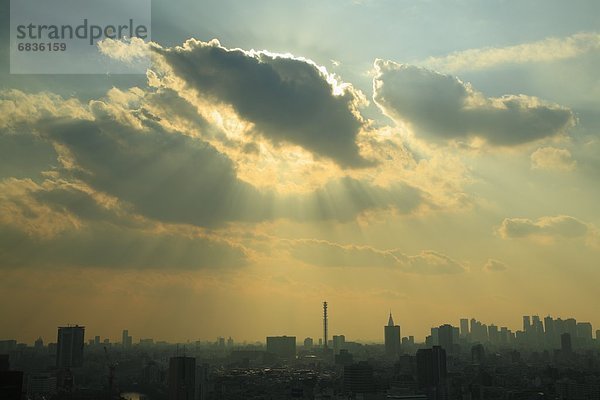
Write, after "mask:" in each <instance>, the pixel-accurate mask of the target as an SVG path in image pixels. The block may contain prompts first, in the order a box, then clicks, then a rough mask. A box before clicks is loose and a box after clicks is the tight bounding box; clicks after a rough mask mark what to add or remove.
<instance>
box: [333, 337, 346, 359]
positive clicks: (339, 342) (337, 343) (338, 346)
mask: <svg viewBox="0 0 600 400" xmlns="http://www.w3.org/2000/svg"><path fill="white" fill-rule="evenodd" d="M345 345H346V337H345V336H344V335H333V354H340V350H342V349H343V348H344V347H345Z"/></svg>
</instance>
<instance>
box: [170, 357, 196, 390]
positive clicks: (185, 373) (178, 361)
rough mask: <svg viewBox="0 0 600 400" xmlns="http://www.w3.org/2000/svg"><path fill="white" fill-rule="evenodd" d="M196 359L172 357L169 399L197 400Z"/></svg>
mask: <svg viewBox="0 0 600 400" xmlns="http://www.w3.org/2000/svg"><path fill="white" fill-rule="evenodd" d="M195 396H196V359H195V358H193V357H172V358H171V359H170V360H169V400H195Z"/></svg>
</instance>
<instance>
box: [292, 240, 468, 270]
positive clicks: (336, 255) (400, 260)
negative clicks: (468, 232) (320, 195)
mask: <svg viewBox="0 0 600 400" xmlns="http://www.w3.org/2000/svg"><path fill="white" fill-rule="evenodd" d="M287 245H288V247H289V250H290V253H291V255H292V256H293V257H294V258H296V259H298V260H301V261H304V262H306V263H309V264H312V265H316V266H321V267H356V268H395V269H397V270H398V271H402V272H407V273H413V274H423V275H438V274H456V273H462V272H465V270H466V269H465V267H464V266H463V265H462V264H460V263H459V262H458V261H455V260H453V259H452V258H450V257H448V256H446V255H444V254H441V253H438V252H435V251H431V250H427V251H422V252H421V253H419V254H417V255H412V256H411V255H406V254H403V253H402V252H400V251H398V250H380V249H376V248H373V247H371V246H356V245H341V244H338V243H332V242H327V241H324V240H311V239H307V240H294V241H289V242H287Z"/></svg>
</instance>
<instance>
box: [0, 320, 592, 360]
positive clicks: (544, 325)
mask: <svg viewBox="0 0 600 400" xmlns="http://www.w3.org/2000/svg"><path fill="white" fill-rule="evenodd" d="M521 318H522V320H523V322H522V324H521V326H516V327H515V326H507V325H504V324H496V323H495V322H496V321H487V322H486V321H483V322H482V321H481V320H478V319H477V318H474V317H469V318H460V319H459V320H457V321H445V322H442V323H440V324H439V327H440V328H441V327H442V326H449V327H453V328H454V329H456V331H457V332H460V337H461V338H465V335H464V330H465V328H466V330H467V332H468V333H469V334H470V335H471V336H469V337H470V340H472V341H476V342H482V343H485V342H486V341H490V342H492V343H495V342H498V343H499V339H498V338H496V339H492V338H491V335H492V334H491V333H489V334H488V329H492V328H493V329H495V334H496V335H500V329H502V330H505V329H508V333H509V334H512V335H513V340H514V339H515V338H514V336H515V334H518V333H521V332H525V333H527V332H528V331H529V330H531V332H534V331H536V330H540V329H541V333H542V334H547V332H548V331H547V329H548V324H549V323H551V324H552V325H551V327H550V329H552V330H553V329H554V324H555V323H556V322H557V321H560V322H561V323H563V324H568V323H571V322H572V324H570V325H571V326H570V327H569V329H570V331H572V336H573V338H574V339H575V338H576V337H578V333H576V332H578V329H579V326H581V325H584V324H585V325H589V338H590V339H598V337H597V336H598V334H599V333H600V326H596V327H594V325H593V324H592V323H590V322H589V321H581V320H578V319H577V318H574V317H565V318H562V317H560V316H551V315H546V316H543V317H540V316H539V315H527V316H521ZM536 318H537V323H538V324H539V327H538V326H537V325H536V324H535V321H536ZM532 319H533V321H534V323H531V320H532ZM526 320H527V321H529V325H527V324H526V322H525V321H526ZM463 321H466V322H467V324H466V325H464V324H463V323H462V322H463ZM454 323H455V324H454ZM474 323H475V324H476V328H478V329H482V328H483V329H484V334H483V335H484V337H485V339H482V338H481V336H477V335H480V334H475V333H474V332H473V331H472V330H473V324H474ZM390 324H392V325H390ZM526 325H527V326H526ZM382 326H383V328H384V332H383V333H382V334H381V337H380V338H378V339H375V338H371V339H365V338H356V337H352V336H349V335H347V334H346V333H345V332H344V331H343V330H339V329H338V330H335V331H334V332H336V333H334V334H331V333H330V332H329V336H328V340H327V343H328V345H331V343H335V338H333V339H332V337H335V336H338V335H342V336H344V337H347V338H348V339H351V340H352V341H355V342H358V343H372V344H386V335H387V333H386V332H387V329H388V328H390V327H392V328H394V327H397V328H398V331H397V334H398V335H399V339H406V338H408V337H409V336H410V337H413V338H414V339H413V340H414V343H422V344H426V343H427V339H428V337H429V336H431V335H432V332H433V331H434V330H437V329H438V327H437V325H436V324H435V323H432V324H431V326H430V328H429V329H428V330H427V331H426V332H423V334H422V335H421V336H420V335H415V334H412V333H407V334H401V332H402V333H404V332H405V330H404V329H406V328H403V327H402V325H401V324H398V323H394V320H393V317H392V313H391V312H390V314H389V317H388V322H387V323H386V324H385V325H382ZM65 327H66V328H65ZM77 327H81V329H84V328H85V324H68V325H61V326H59V336H60V329H71V328H77ZM373 328H374V329H373V330H377V329H375V327H373ZM379 328H381V327H379ZM401 329H402V330H401ZM564 329H566V328H564ZM379 330H380V329H379ZM92 332H94V331H92ZM394 332H395V331H394ZM409 332H410V331H409ZM280 333H281V332H270V333H269V332H268V333H265V335H263V336H262V337H261V338H253V339H248V338H244V337H242V336H237V335H236V334H235V332H230V333H228V334H221V335H218V336H216V339H217V341H216V342H215V340H214V339H215V337H203V336H192V337H188V338H186V339H184V340H182V341H171V340H168V339H167V338H163V337H154V336H152V335H150V334H148V332H138V333H137V335H136V336H135V340H133V335H130V330H129V329H125V328H123V329H121V330H120V331H119V332H118V333H116V332H115V333H112V334H110V335H107V336H103V335H98V334H97V332H96V333H94V335H93V336H94V339H92V338H91V337H88V339H87V340H86V342H85V343H86V344H88V345H90V344H96V345H102V344H107V343H110V344H118V345H121V346H122V345H123V338H126V339H127V342H126V343H127V344H126V347H131V346H132V345H136V344H140V342H141V341H148V340H152V341H153V342H165V343H171V344H177V343H179V344H186V343H187V344H193V343H194V342H195V341H201V342H203V343H212V342H215V343H217V344H218V342H219V340H222V341H223V344H224V343H225V338H227V337H228V341H234V342H235V343H236V345H240V344H242V343H243V344H244V345H246V344H252V343H262V344H267V342H268V340H266V339H265V338H269V337H272V336H274V335H279V334H280ZM380 333H381V332H380ZM552 333H553V331H552ZM436 334H437V333H436ZM532 334H533V333H532ZM111 335H112V336H111ZM488 335H489V336H488ZM284 336H289V337H294V338H295V339H296V343H297V344H298V345H302V343H303V342H304V340H306V339H312V340H313V342H314V343H315V344H314V345H315V346H316V345H317V343H318V342H319V341H322V340H323V339H324V335H323V326H322V327H321V334H320V336H319V335H306V336H303V335H300V334H295V333H294V332H291V331H290V332H288V333H286V334H284V333H281V337H284ZM392 336H393V334H392ZM558 336H559V335H557V336H556V337H557V338H558ZM118 338H121V340H120V341H119V340H118ZM8 339H16V340H17V343H26V344H27V343H29V344H37V341H38V340H39V339H42V343H52V342H53V340H51V339H50V340H49V338H48V337H46V338H44V337H43V335H37V336H35V339H34V340H32V341H30V342H27V341H22V340H20V338H18V337H0V341H2V340H8ZM115 339H117V340H115ZM538 339H539V338H538ZM106 340H107V341H106ZM436 340H437V339H436ZM536 340H537V339H536ZM94 341H96V342H97V343H96V342H94ZM507 343H508V341H507ZM398 346H401V345H400V342H398ZM386 351H388V350H387V347H386ZM394 351H396V352H398V351H399V350H394Z"/></svg>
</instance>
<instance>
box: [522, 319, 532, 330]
mask: <svg viewBox="0 0 600 400" xmlns="http://www.w3.org/2000/svg"><path fill="white" fill-rule="evenodd" d="M530 329H531V318H529V315H523V332H529V330H530Z"/></svg>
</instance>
